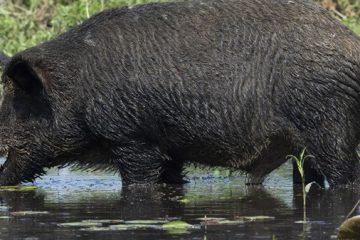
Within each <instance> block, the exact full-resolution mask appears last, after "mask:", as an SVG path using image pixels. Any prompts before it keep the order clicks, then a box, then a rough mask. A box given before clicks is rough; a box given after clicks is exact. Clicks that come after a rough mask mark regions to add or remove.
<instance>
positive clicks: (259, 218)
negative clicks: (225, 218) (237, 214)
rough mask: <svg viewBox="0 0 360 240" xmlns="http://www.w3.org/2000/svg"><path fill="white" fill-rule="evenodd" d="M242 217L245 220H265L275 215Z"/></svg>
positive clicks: (272, 218)
mask: <svg viewBox="0 0 360 240" xmlns="http://www.w3.org/2000/svg"><path fill="white" fill-rule="evenodd" d="M243 219H244V220H245V221H252V222H253V221H267V220H274V219H275V217H271V216H244V217H243Z"/></svg>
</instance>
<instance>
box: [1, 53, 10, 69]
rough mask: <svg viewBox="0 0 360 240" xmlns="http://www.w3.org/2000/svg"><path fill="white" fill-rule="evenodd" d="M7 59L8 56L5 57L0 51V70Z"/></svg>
mask: <svg viewBox="0 0 360 240" xmlns="http://www.w3.org/2000/svg"><path fill="white" fill-rule="evenodd" d="M8 59H9V57H8V56H6V55H5V53H3V52H1V51H0V68H3V67H4V66H5V63H6V62H7V60H8Z"/></svg>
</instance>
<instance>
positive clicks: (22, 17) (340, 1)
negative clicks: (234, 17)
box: [0, 0, 360, 55]
mask: <svg viewBox="0 0 360 240" xmlns="http://www.w3.org/2000/svg"><path fill="white" fill-rule="evenodd" d="M151 1H153V2H154V1H156V0H0V50H2V51H4V52H5V53H7V54H9V55H12V54H14V53H16V52H18V51H21V50H23V49H26V48H28V47H31V46H34V45H36V44H38V43H39V42H42V41H45V40H48V39H50V38H53V37H54V36H56V35H58V34H60V33H62V32H64V31H66V30H67V29H69V28H70V27H71V26H74V25H77V24H79V23H81V22H82V21H83V20H84V19H86V18H88V17H89V16H91V15H93V14H95V13H97V12H99V11H101V10H104V9H107V8H113V7H118V6H124V5H135V4H142V3H146V2H151ZM157 1H159V0H157ZM316 1H317V2H318V3H319V4H321V5H323V6H324V7H325V8H327V9H329V10H330V11H331V12H332V13H333V14H334V16H336V17H337V18H339V19H340V20H341V21H342V22H343V23H344V24H346V25H347V26H349V27H350V28H351V29H353V30H354V31H355V32H357V33H358V34H360V1H359V0H316Z"/></svg>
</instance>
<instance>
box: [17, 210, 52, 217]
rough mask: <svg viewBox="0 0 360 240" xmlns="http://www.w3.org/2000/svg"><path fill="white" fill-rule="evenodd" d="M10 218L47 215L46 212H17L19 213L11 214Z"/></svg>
mask: <svg viewBox="0 0 360 240" xmlns="http://www.w3.org/2000/svg"><path fill="white" fill-rule="evenodd" d="M10 214H11V215H12V216H15V217H19V216H29V215H46V214H49V212H48V211H19V212H11V213H10Z"/></svg>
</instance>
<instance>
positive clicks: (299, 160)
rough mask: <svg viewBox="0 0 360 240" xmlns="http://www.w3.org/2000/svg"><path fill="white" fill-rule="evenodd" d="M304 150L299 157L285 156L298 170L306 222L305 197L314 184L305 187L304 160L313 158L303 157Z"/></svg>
mask: <svg viewBox="0 0 360 240" xmlns="http://www.w3.org/2000/svg"><path fill="white" fill-rule="evenodd" d="M305 151H306V148H304V149H303V150H302V151H301V152H300V155H299V156H298V157H297V156H295V155H288V156H286V158H287V159H289V160H294V161H295V162H296V166H297V169H298V170H299V173H300V177H301V188H302V196H303V214H304V215H303V221H304V222H306V221H307V220H306V196H307V193H308V192H309V191H310V188H311V186H312V184H314V183H315V182H311V183H309V184H307V185H306V186H305V170H304V163H305V160H306V159H308V158H313V157H314V156H312V155H305Z"/></svg>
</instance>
